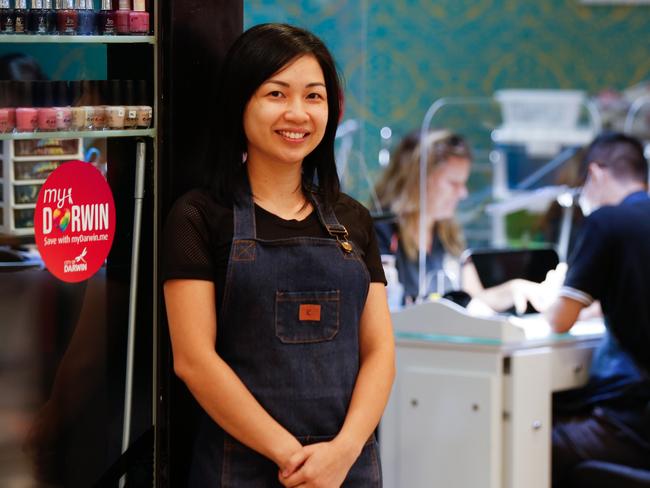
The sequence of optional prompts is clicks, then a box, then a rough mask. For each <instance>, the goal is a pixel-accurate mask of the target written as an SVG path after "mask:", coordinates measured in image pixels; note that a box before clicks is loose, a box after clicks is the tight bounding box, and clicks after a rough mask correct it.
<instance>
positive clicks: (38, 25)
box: [27, 0, 47, 34]
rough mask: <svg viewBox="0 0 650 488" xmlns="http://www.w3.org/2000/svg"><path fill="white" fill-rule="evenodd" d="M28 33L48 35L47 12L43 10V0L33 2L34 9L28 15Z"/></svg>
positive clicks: (33, 0)
mask: <svg viewBox="0 0 650 488" xmlns="http://www.w3.org/2000/svg"><path fill="white" fill-rule="evenodd" d="M27 32H29V33H30V34H47V12H46V11H45V10H43V0H32V8H31V10H30V11H29V14H28V15H27Z"/></svg>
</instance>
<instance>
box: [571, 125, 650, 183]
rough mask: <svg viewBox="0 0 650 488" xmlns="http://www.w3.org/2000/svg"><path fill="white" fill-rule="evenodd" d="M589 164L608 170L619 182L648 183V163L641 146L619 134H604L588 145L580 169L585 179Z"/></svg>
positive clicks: (634, 140) (636, 141)
mask: <svg viewBox="0 0 650 488" xmlns="http://www.w3.org/2000/svg"><path fill="white" fill-rule="evenodd" d="M590 163H596V164H598V165H599V166H602V167H604V168H608V169H609V170H610V171H611V173H612V175H613V176H614V177H615V178H616V179H619V180H633V181H639V182H642V183H647V181H648V161H647V160H646V158H645V156H644V154H643V145H642V144H641V143H640V142H639V141H638V140H637V139H635V138H634V137H632V136H628V135H625V134H622V133H620V132H605V133H603V134H601V135H599V136H598V137H596V139H594V140H593V141H592V143H591V144H589V147H587V150H586V152H585V158H584V160H583V167H582V170H583V171H582V173H583V175H584V177H585V178H586V176H587V168H588V166H589V164H590Z"/></svg>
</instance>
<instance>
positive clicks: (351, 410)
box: [164, 24, 394, 488]
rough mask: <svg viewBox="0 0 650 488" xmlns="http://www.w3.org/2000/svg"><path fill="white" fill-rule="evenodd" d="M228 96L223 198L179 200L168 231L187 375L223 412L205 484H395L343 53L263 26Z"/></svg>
mask: <svg viewBox="0 0 650 488" xmlns="http://www.w3.org/2000/svg"><path fill="white" fill-rule="evenodd" d="M218 90H219V98H220V106H219V111H217V112H216V113H218V114H219V116H220V123H219V124H218V126H219V127H218V130H217V131H216V134H214V137H215V146H214V147H215V150H214V168H215V171H214V175H213V178H212V182H211V187H210V190H209V191H207V190H195V191H192V192H190V193H188V194H186V195H185V196H184V197H182V198H181V199H180V200H179V201H178V202H177V203H176V204H175V206H174V208H173V209H172V211H171V213H170V216H169V218H168V221H167V226H166V236H165V239H166V249H165V258H164V261H165V265H164V266H165V270H164V279H165V284H164V291H165V301H166V306H167V315H168V319H169V327H170V336H171V341H172V350H173V356H174V370H175V371H176V373H177V375H178V376H179V377H180V378H181V379H182V380H183V381H184V382H185V383H186V385H187V386H188V388H189V390H190V391H191V392H192V394H193V395H194V397H195V398H196V399H197V401H198V403H199V404H200V405H201V406H202V407H203V409H204V410H205V412H206V413H207V414H208V415H209V419H208V421H206V422H205V425H204V428H202V429H201V432H200V434H199V437H198V439H197V441H196V445H195V450H194V455H193V463H192V468H191V475H190V476H191V480H190V481H191V482H190V484H191V485H192V486H223V487H226V486H234V487H244V488H245V487H268V486H287V487H293V486H301V487H303V486H304V487H312V486H314V487H315V486H327V487H334V486H341V485H343V486H355V487H356V486H358V487H376V486H381V473H380V467H379V460H378V449H377V444H376V441H375V439H374V436H373V432H374V430H375V428H376V426H377V423H378V422H379V419H380V417H381V414H382V412H383V409H384V407H385V405H386V402H387V399H388V395H389V392H390V388H391V384H392V380H393V376H394V345H393V338H392V331H391V325H390V315H389V313H388V307H387V304H386V294H385V290H384V276H383V272H382V269H381V262H380V259H379V253H378V250H377V244H376V241H375V238H374V233H373V229H372V221H371V219H370V216H369V214H368V212H367V210H366V209H365V208H364V207H363V206H361V205H360V204H359V203H357V202H356V201H354V200H353V199H351V198H350V197H348V196H346V195H344V194H342V193H339V182H338V176H337V174H336V166H335V162H334V136H335V132H336V126H337V122H338V118H339V111H340V93H341V90H340V87H339V82H338V76H337V73H336V69H335V67H334V62H333V60H332V57H331V55H330V54H329V52H328V51H327V48H326V47H325V46H324V45H323V43H322V42H321V41H320V40H319V39H318V38H316V37H315V36H314V35H313V34H311V33H309V32H307V31H304V30H302V29H298V28H296V27H292V26H288V25H281V24H264V25H258V26H255V27H253V28H251V29H249V30H248V31H247V32H245V33H244V34H243V35H242V36H240V38H239V39H238V40H237V41H236V42H235V44H234V45H233V46H232V48H231V49H230V51H229V53H228V55H227V57H226V60H225V63H224V69H223V73H222V79H221V84H220V86H219V88H218ZM242 161H243V162H242ZM316 182H317V186H316Z"/></svg>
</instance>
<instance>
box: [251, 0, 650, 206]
mask: <svg viewBox="0 0 650 488" xmlns="http://www.w3.org/2000/svg"><path fill="white" fill-rule="evenodd" d="M244 18H245V26H246V27H249V26H251V25H254V24H257V23H261V22H289V23H293V24H296V25H300V26H303V27H306V28H308V29H310V30H312V31H313V32H315V33H316V34H317V35H319V36H320V37H321V38H322V39H323V40H324V41H325V42H326V44H327V45H328V46H329V47H330V49H331V50H332V52H333V54H334V56H335V58H336V60H337V62H338V64H339V68H340V70H341V73H342V74H343V76H344V78H345V82H346V111H345V117H346V118H356V119H359V120H360V121H361V122H362V124H363V125H362V131H361V132H360V133H359V134H358V135H356V136H355V142H354V146H355V149H356V150H357V151H359V152H361V153H362V154H363V155H364V157H365V160H366V162H367V164H368V166H369V169H370V172H371V173H372V175H373V176H375V175H376V174H377V172H378V171H379V170H380V166H379V164H378V159H377V155H378V152H379V150H380V149H381V147H382V140H381V138H380V135H379V130H380V128H381V127H383V126H390V127H391V128H392V130H393V139H392V141H383V145H384V146H386V145H388V144H389V143H394V142H395V141H396V138H398V137H400V136H401V135H403V134H405V133H406V132H408V131H409V130H411V129H413V128H415V127H418V126H419V125H420V123H421V120H422V117H423V116H424V114H425V112H426V109H427V107H428V106H429V105H430V104H431V103H432V102H433V101H434V100H436V99H438V98H440V97H448V96H461V97H468V96H490V95H492V94H493V93H494V91H495V90H497V89H500V88H577V89H583V90H586V91H587V92H588V93H590V94H594V93H597V92H598V91H600V90H602V89H604V88H608V87H611V88H615V89H622V88H625V87H627V86H630V85H633V84H635V83H638V82H640V81H642V80H644V79H647V78H648V77H649V74H650V56H649V55H648V48H647V45H646V40H647V39H648V34H649V26H650V8H649V7H638V6H637V7H629V6H628V7H612V6H585V5H581V4H580V3H579V0H542V1H540V0H474V1H470V0H393V1H387V0H376V1H372V0H356V1H352V0H347V1H346V0H300V1H298V0H247V1H245V2H244ZM498 123H499V116H498V112H496V113H494V111H492V112H490V111H489V110H484V109H480V110H479V109H477V113H476V114H475V115H474V114H472V112H471V111H470V112H468V111H464V112H463V115H462V116H460V115H456V116H451V118H450V119H442V118H441V119H440V120H435V121H434V125H445V124H450V125H452V127H453V128H454V129H455V130H458V131H461V132H463V131H464V132H468V131H471V132H474V131H476V128H477V127H479V128H480V127H484V128H487V127H489V126H490V125H494V124H498ZM350 190H351V192H352V193H353V194H355V196H357V197H358V198H362V199H366V198H367V191H366V189H365V185H364V183H363V181H362V179H360V178H359V179H357V180H356V181H354V182H353V188H350Z"/></svg>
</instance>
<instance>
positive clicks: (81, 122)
mask: <svg viewBox="0 0 650 488" xmlns="http://www.w3.org/2000/svg"><path fill="white" fill-rule="evenodd" d="M81 95H82V82H81V81H79V80H74V81H71V82H70V105H71V110H72V123H71V124H70V128H71V129H72V130H77V131H79V130H84V129H85V128H86V110H84V107H83V100H82V96H81Z"/></svg>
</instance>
